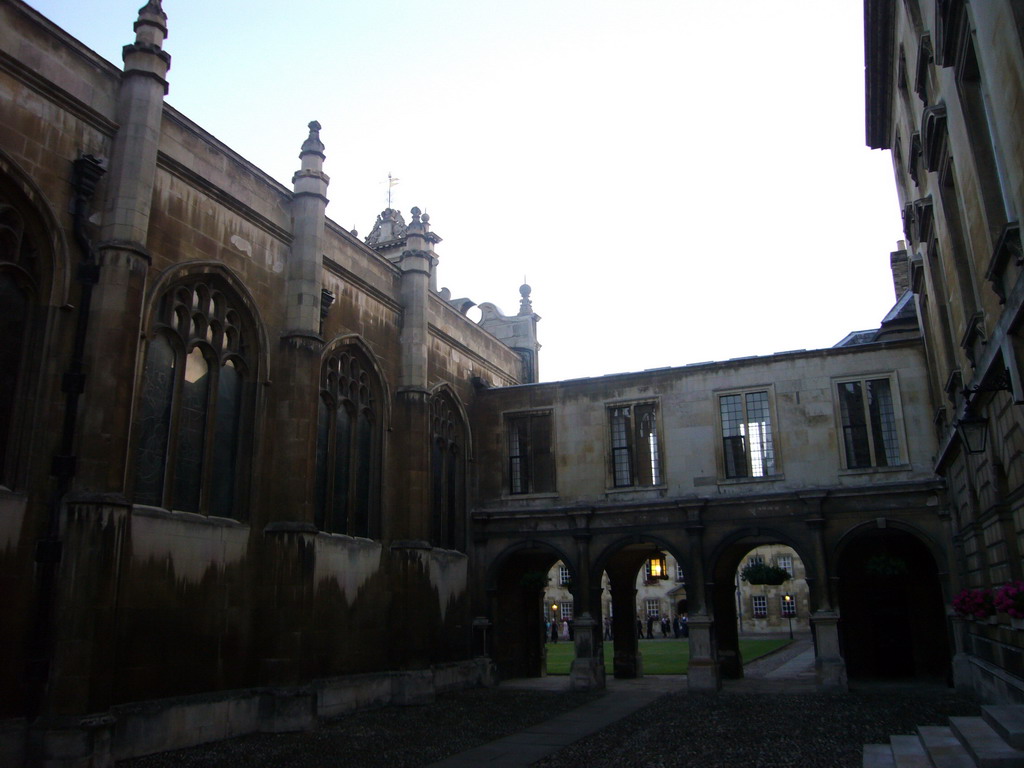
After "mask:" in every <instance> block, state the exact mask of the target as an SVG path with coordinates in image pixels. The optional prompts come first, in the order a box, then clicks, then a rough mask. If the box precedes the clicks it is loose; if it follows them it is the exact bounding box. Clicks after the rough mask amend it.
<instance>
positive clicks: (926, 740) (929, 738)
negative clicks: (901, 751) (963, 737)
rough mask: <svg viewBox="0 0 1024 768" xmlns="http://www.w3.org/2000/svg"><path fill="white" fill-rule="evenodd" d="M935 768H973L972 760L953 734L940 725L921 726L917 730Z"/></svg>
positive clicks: (949, 729) (950, 729) (950, 730)
mask: <svg viewBox="0 0 1024 768" xmlns="http://www.w3.org/2000/svg"><path fill="white" fill-rule="evenodd" d="M917 734H918V736H920V737H921V743H922V744H924V748H925V749H926V750H928V757H930V758H931V761H932V764H933V765H934V766H935V768H975V766H974V760H972V759H971V756H970V754H968V752H967V750H966V749H965V748H964V745H963V744H961V743H960V740H959V739H958V738H957V737H956V734H955V733H953V729H952V728H947V727H945V726H941V725H922V726H920V727H919V728H918V729H917Z"/></svg>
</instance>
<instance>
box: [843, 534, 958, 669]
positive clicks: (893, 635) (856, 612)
mask: <svg viewBox="0 0 1024 768" xmlns="http://www.w3.org/2000/svg"><path fill="white" fill-rule="evenodd" d="M838 573H839V595H838V596H839V611H840V616H841V620H840V624H839V630H840V640H841V642H842V647H843V654H844V656H845V659H846V669H847V674H848V675H849V676H850V678H860V679H870V678H889V679H893V678H915V677H919V678H929V677H930V678H936V677H939V678H941V677H946V676H947V674H948V669H949V643H948V639H947V635H946V622H945V611H944V610H943V601H942V590H941V588H940V586H939V580H938V573H937V569H936V566H935V560H934V558H933V557H932V556H931V553H930V552H929V551H928V549H927V548H926V547H925V546H924V544H922V543H921V542H920V541H919V540H918V539H916V538H915V537H913V536H911V535H910V534H908V533H904V532H902V531H895V530H892V529H879V530H876V531H872V532H871V533H868V534H865V535H863V536H861V537H859V538H858V539H857V540H856V541H853V542H851V543H850V545H849V546H847V547H846V549H845V551H844V552H843V553H842V556H841V559H840V561H839V569H838Z"/></svg>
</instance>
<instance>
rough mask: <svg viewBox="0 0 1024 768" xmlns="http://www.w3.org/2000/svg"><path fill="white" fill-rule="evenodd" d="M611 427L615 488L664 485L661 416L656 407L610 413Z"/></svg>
mask: <svg viewBox="0 0 1024 768" xmlns="http://www.w3.org/2000/svg"><path fill="white" fill-rule="evenodd" d="M608 421H609V426H610V427H611V447H612V455H611V460H612V485H614V486H615V487H616V488H628V487H632V486H651V485H661V454H660V449H659V446H658V412H657V406H656V405H655V404H654V403H642V404H637V405H618V406H614V407H612V408H609V409H608Z"/></svg>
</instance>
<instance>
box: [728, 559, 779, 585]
mask: <svg viewBox="0 0 1024 768" xmlns="http://www.w3.org/2000/svg"><path fill="white" fill-rule="evenodd" d="M740 578H741V579H743V581H745V582H747V583H748V584H767V585H769V586H773V587H777V586H779V584H781V583H782V582H784V581H787V580H788V579H789V571H787V570H786V569H785V568H778V567H776V566H774V565H767V564H765V563H750V564H749V565H745V566H743V570H741V571H740Z"/></svg>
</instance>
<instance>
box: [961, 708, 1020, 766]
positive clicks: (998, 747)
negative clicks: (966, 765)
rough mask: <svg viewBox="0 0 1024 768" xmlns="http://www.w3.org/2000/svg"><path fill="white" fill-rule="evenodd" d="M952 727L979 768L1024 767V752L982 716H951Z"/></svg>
mask: <svg viewBox="0 0 1024 768" xmlns="http://www.w3.org/2000/svg"><path fill="white" fill-rule="evenodd" d="M949 725H950V728H952V729H953V733H955V734H956V737H957V738H958V739H959V740H960V743H961V744H963V745H964V747H965V748H966V749H967V751H968V752H969V753H970V755H971V757H972V758H974V762H975V763H976V764H977V765H978V767H979V768H1024V752H1022V751H1020V750H1018V749H1014V748H1013V747H1011V746H1010V745H1009V744H1007V743H1006V742H1005V741H1003V739H1002V737H1001V736H1000V735H999V734H998V733H997V732H996V731H995V729H994V728H992V726H991V725H989V724H988V723H986V722H985V721H984V720H983V719H982V718H980V717H951V718H949Z"/></svg>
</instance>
